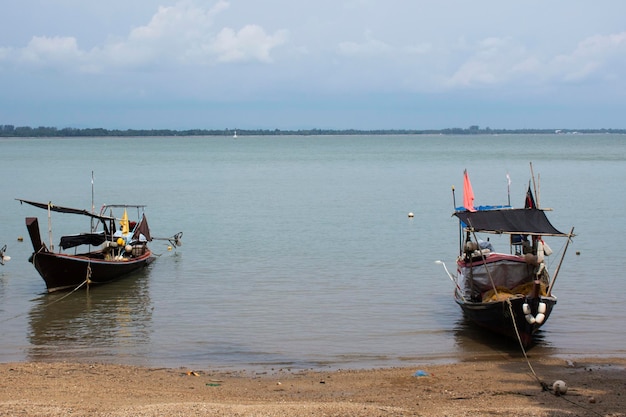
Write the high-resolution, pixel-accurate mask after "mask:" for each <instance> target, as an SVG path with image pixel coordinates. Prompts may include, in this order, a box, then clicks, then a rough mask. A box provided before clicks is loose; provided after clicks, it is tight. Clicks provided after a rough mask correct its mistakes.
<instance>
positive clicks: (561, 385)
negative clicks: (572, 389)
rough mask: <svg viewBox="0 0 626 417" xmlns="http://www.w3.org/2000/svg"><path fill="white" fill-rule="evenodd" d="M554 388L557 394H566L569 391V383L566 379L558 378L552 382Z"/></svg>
mask: <svg viewBox="0 0 626 417" xmlns="http://www.w3.org/2000/svg"><path fill="white" fill-rule="evenodd" d="M552 390H553V391H554V393H555V394H556V395H564V394H565V393H566V392H567V384H566V383H565V381H561V380H560V379H557V380H556V381H554V384H552Z"/></svg>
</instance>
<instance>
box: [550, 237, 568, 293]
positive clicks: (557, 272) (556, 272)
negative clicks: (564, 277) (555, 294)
mask: <svg viewBox="0 0 626 417" xmlns="http://www.w3.org/2000/svg"><path fill="white" fill-rule="evenodd" d="M572 236H574V228H573V227H572V230H570V232H569V235H567V243H566V244H565V248H564V249H563V255H561V260H560V261H559V264H558V265H557V267H556V270H555V271H554V276H553V277H552V281H550V285H549V286H548V296H550V295H552V287H554V281H556V277H557V276H558V275H559V270H560V269H561V264H563V259H565V252H567V247H568V246H569V242H570V241H571V240H572Z"/></svg>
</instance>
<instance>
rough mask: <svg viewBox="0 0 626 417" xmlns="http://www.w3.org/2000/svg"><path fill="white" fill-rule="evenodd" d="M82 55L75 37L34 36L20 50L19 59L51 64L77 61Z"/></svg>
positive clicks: (32, 62)
mask: <svg viewBox="0 0 626 417" xmlns="http://www.w3.org/2000/svg"><path fill="white" fill-rule="evenodd" d="M82 55H83V53H82V52H81V51H80V50H79V48H78V43H77V41H76V39H75V38H73V37H61V36H55V37H46V36H34V37H33V38H32V39H31V41H30V42H29V43H28V45H27V46H26V47H25V48H23V49H21V50H19V52H18V54H17V60H18V61H19V62H23V63H28V64H34V65H38V66H39V65H42V66H51V65H60V64H63V63H64V62H68V61H70V62H75V61H77V60H79V59H80V58H81V56H82Z"/></svg>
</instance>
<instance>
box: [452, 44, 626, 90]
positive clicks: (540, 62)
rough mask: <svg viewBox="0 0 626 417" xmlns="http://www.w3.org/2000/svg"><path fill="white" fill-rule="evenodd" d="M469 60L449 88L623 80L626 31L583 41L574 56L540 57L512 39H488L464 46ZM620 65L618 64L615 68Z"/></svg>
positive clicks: (570, 54)
mask: <svg viewBox="0 0 626 417" xmlns="http://www.w3.org/2000/svg"><path fill="white" fill-rule="evenodd" d="M463 53H465V54H466V58H465V59H464V60H463V61H462V62H461V63H460V64H458V65H457V67H456V69H455V70H454V71H453V72H452V75H451V76H450V77H449V78H448V79H447V81H446V85H447V86H448V87H481V86H494V85H503V84H506V83H515V84H518V85H519V84H521V85H531V84H537V83H540V82H557V83H558V82H568V83H572V82H582V81H585V80H589V79H595V78H597V79H606V80H608V79H613V80H614V79H617V78H622V74H623V71H622V69H623V68H624V65H625V64H626V58H625V57H626V32H622V33H617V34H612V35H603V36H600V35H595V36H592V37H589V38H587V39H585V40H583V41H581V42H580V43H579V44H578V45H577V47H576V48H575V49H574V50H573V51H572V52H571V53H561V54H556V55H555V56H546V55H547V53H546V52H544V53H543V54H544V56H539V54H540V51H537V50H534V51H531V50H529V49H528V48H527V47H526V46H524V45H523V44H522V43H521V42H520V41H518V40H515V39H512V38H487V39H484V40H482V41H480V42H477V43H476V44H473V45H468V44H466V43H463V48H462V51H460V52H459V54H460V55H463ZM611 64H616V65H611Z"/></svg>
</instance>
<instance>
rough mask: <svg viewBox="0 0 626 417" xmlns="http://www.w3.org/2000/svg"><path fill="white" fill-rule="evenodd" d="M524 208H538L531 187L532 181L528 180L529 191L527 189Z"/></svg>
mask: <svg viewBox="0 0 626 417" xmlns="http://www.w3.org/2000/svg"><path fill="white" fill-rule="evenodd" d="M524 208H537V205H536V204H535V198H534V197H533V192H532V190H531V189H530V181H528V191H526V201H525V202H524Z"/></svg>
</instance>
